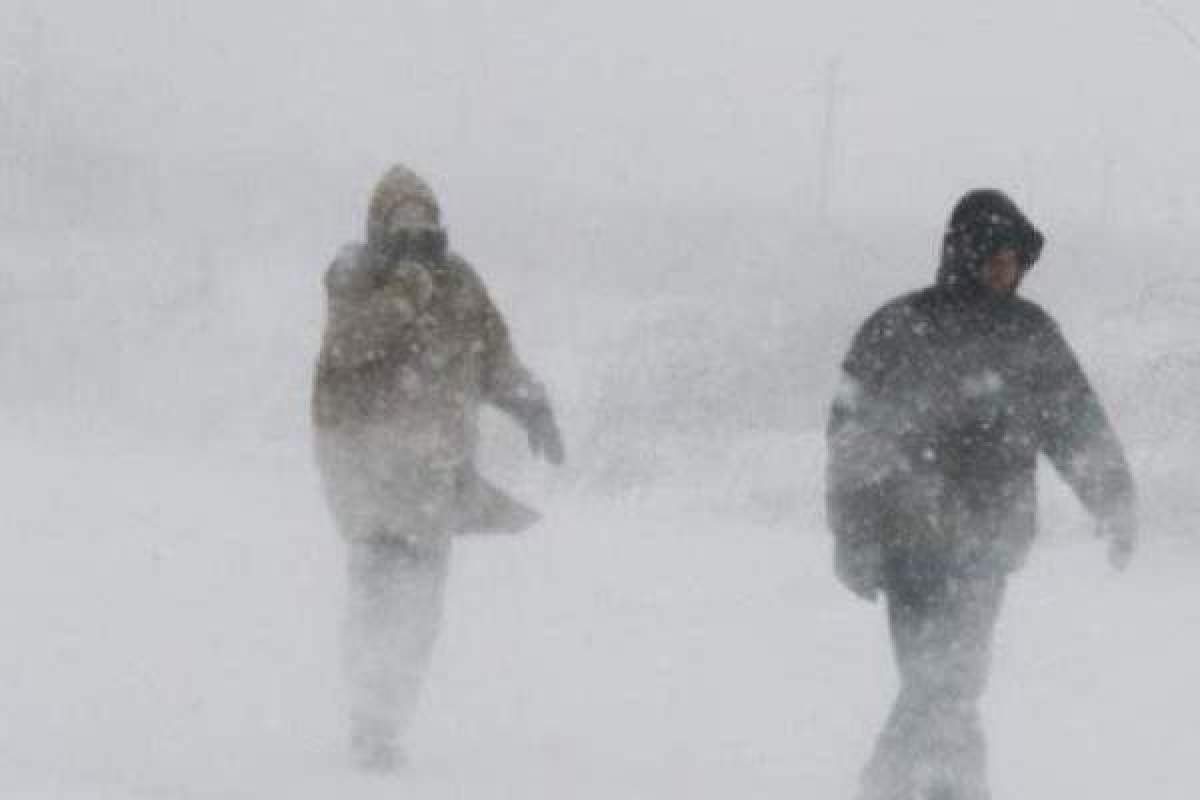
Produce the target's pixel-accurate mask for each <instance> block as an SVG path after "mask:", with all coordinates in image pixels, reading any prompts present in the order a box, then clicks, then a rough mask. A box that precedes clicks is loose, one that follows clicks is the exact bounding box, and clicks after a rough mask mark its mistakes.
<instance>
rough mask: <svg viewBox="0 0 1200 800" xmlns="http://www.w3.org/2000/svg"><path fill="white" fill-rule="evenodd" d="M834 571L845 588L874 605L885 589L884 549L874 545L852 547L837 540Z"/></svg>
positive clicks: (834, 551)
mask: <svg viewBox="0 0 1200 800" xmlns="http://www.w3.org/2000/svg"><path fill="white" fill-rule="evenodd" d="M833 571H834V572H835V573H836V574H837V579H838V580H839V581H841V583H842V585H843V586H845V587H846V588H847V589H849V590H850V591H852V592H854V593H855V594H856V595H858V596H859V597H861V598H862V599H863V600H866V601H868V602H871V603H874V602H875V599H876V598H877V597H878V596H879V590H880V589H881V588H883V549H882V548H881V547H880V546H879V545H878V544H874V543H871V544H860V545H857V546H853V547H852V546H851V545H849V544H847V543H845V542H843V541H842V540H841V539H837V540H836V543H835V544H834V550H833Z"/></svg>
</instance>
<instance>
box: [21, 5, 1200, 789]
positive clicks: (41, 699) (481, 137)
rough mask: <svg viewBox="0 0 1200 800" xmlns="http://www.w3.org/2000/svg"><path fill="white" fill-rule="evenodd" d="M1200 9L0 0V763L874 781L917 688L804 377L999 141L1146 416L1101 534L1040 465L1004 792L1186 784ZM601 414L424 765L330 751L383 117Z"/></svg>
mask: <svg viewBox="0 0 1200 800" xmlns="http://www.w3.org/2000/svg"><path fill="white" fill-rule="evenodd" d="M1198 84H1200V9H1198V8H1197V7H1196V6H1195V5H1193V4H1191V3H1188V2H1184V0H1092V2H1088V3H1081V2H1078V0H1009V2H1003V3H983V2H963V1H962V0H912V1H911V2H906V3H890V2H882V1H881V0H874V2H871V1H870V0H843V2H838V3H833V2H808V1H801V2H760V1H758V0H751V1H750V2H743V3H725V4H712V3H689V2H683V1H682V0H670V1H669V2H668V1H667V0H662V1H660V2H653V0H649V1H647V0H643V2H633V0H614V1H613V2H606V3H591V4H582V3H580V4H569V3H557V2H550V0H509V2H504V3H501V2H493V1H490V0H460V2H454V3H446V2H436V1H435V0H389V1H387V2H385V1H384V0H363V1H362V2H355V3H347V2H334V1H333V0H290V2H280V1H279V0H262V1H260V2H247V0H238V2H234V0H208V2H205V3H183V2H151V0H107V2H103V3H98V2H97V3H93V2H84V0H57V1H55V2H52V1H51V0H5V2H4V4H3V6H2V7H0V108H2V116H0V259H2V260H0V387H2V388H0V470H2V474H3V476H4V478H5V480H4V485H5V487H6V491H5V492H4V493H3V498H4V499H3V500H2V501H0V508H2V509H3V513H2V514H0V519H2V520H3V527H0V638H2V641H3V646H2V647H0V797H13V798H31V799H34V800H43V799H44V798H70V799H71V800H76V799H77V798H106V799H107V798H112V800H150V798H156V799H160V800H199V799H201V798H203V799H205V800H207V799H208V798H213V799H216V798H220V799H221V800H226V799H227V798H246V799H249V798H254V799H255V800H258V799H259V798H274V797H288V798H295V799H296V800H306V799H307V798H318V797H320V798H326V797H339V798H383V797H397V796H403V797H413V798H431V799H432V800H440V799H441V798H460V797H461V798H484V799H488V798H507V797H513V798H525V799H527V800H540V798H551V797H553V798H561V797H571V798H604V799H605V800H618V799H622V800H623V799H624V798H710V797H711V798H717V797H720V798H728V797H745V798H785V797H813V798H817V797H827V798H834V797H843V798H848V797H850V796H852V793H853V790H854V786H855V780H856V774H857V771H858V769H859V768H860V766H861V764H862V762H863V761H864V760H865V758H866V757H867V754H868V753H869V751H870V748H871V745H872V742H873V738H874V736H875V734H876V732H877V730H878V728H879V726H880V724H881V722H882V719H883V717H884V715H885V714H886V711H887V707H888V704H889V703H890V701H891V698H892V695H893V693H894V691H895V686H896V679H895V675H894V670H893V665H892V662H891V656H890V652H889V649H888V642H887V638H886V637H887V634H886V629H885V626H884V621H883V618H882V617H883V615H882V613H881V610H880V609H879V608H877V607H874V606H870V605H868V604H866V603H863V602H861V601H859V600H857V599H855V598H854V597H853V596H852V595H851V594H849V593H848V592H846V591H845V590H843V589H842V588H841V587H840V586H839V585H838V584H837V583H836V581H835V579H834V577H833V574H832V569H831V539H830V536H829V534H828V532H827V530H826V527H825V520H824V510H823V494H822V492H823V474H822V473H823V465H824V458H825V453H824V442H823V422H824V415H825V413H826V410H827V407H828V403H829V400H830V395H831V392H832V386H833V385H834V382H835V380H836V377H837V373H838V361H839V359H840V358H841V357H842V355H843V353H844V351H845V349H846V347H847V346H848V345H849V340H850V336H851V335H852V333H853V331H854V329H855V328H856V326H857V325H858V324H859V323H860V322H861V320H862V319H863V317H864V316H865V315H866V314H868V313H869V312H870V311H871V310H873V309H874V308H875V307H877V306H878V305H880V304H881V303H882V302H884V301H885V300H887V299H888V298H889V297H891V296H893V295H895V294H897V293H899V292H901V291H904V290H907V289H911V288H918V287H920V286H924V285H927V284H928V283H929V282H931V281H932V279H933V275H934V272H935V269H936V263H937V251H938V247H939V244H940V236H941V229H942V227H943V226H944V224H945V218H946V216H947V214H948V213H949V210H950V208H951V206H952V205H953V203H954V201H955V200H956V199H957V197H958V196H959V195H960V194H961V193H962V192H963V191H965V190H966V189H969V188H972V187H975V186H996V187H999V188H1002V189H1004V190H1006V191H1007V192H1009V193H1010V194H1011V195H1012V196H1013V197H1014V199H1016V200H1017V202H1018V203H1020V204H1021V205H1022V206H1023V208H1024V209H1025V210H1026V211H1027V212H1028V213H1029V215H1030V217H1031V218H1032V219H1033V220H1034V222H1035V223H1036V224H1037V225H1038V226H1039V227H1040V228H1041V229H1042V230H1044V231H1045V233H1046V235H1047V240H1048V244H1047V247H1046V250H1045V253H1044V255H1043V258H1042V260H1041V262H1040V263H1039V264H1038V266H1037V267H1036V268H1035V270H1034V271H1033V272H1032V273H1031V274H1030V276H1029V278H1028V280H1027V282H1026V284H1025V285H1024V288H1023V291H1024V292H1025V293H1026V294H1028V295H1029V296H1031V297H1033V298H1035V299H1037V300H1038V301H1039V302H1041V303H1042V304H1043V305H1044V306H1045V307H1047V308H1048V310H1050V311H1051V312H1052V313H1053V314H1054V315H1055V317H1056V318H1057V319H1058V321H1059V322H1060V323H1061V324H1062V327H1063V329H1064V331H1065V333H1066V335H1067V337H1068V339H1069V340H1070V341H1071V343H1072V345H1073V347H1074V348H1075V350H1076V352H1077V354H1078V355H1079V357H1080V359H1081V361H1082V362H1083V364H1084V366H1085V367H1086V368H1087V369H1088V371H1089V373H1090V375H1091V377H1092V379H1093V381H1094V383H1095V384H1096V386H1097V388H1098V390H1099V391H1100V393H1101V395H1102V397H1103V399H1104V401H1105V402H1106V404H1107V406H1108V409H1109V411H1110V413H1111V415H1112V417H1113V420H1114V424H1115V426H1116V427H1117V430H1118V432H1119V433H1120V435H1121V437H1122V439H1123V440H1124V442H1125V444H1126V447H1127V449H1128V452H1129V456H1130V460H1131V462H1132V464H1133V466H1134V469H1135V473H1136V477H1137V479H1138V483H1139V491H1140V496H1141V500H1142V517H1143V533H1144V541H1143V547H1142V549H1141V551H1140V553H1139V556H1138V559H1137V560H1136V561H1135V564H1134V566H1133V567H1132V568H1131V570H1130V571H1129V572H1128V573H1126V574H1124V575H1116V574H1113V573H1111V572H1110V571H1109V570H1108V569H1107V566H1106V565H1105V562H1104V553H1103V548H1102V547H1101V546H1100V544H1099V543H1097V542H1096V541H1095V540H1094V539H1093V537H1092V535H1091V530H1092V523H1091V521H1090V520H1089V518H1088V517H1087V515H1086V513H1085V512H1084V511H1083V509H1082V508H1081V507H1080V506H1079V504H1078V503H1077V502H1076V501H1075V499H1074V498H1073V497H1072V496H1071V495H1070V494H1069V493H1068V492H1067V490H1066V489H1065V488H1063V487H1062V485H1061V484H1060V483H1059V482H1058V481H1057V478H1056V477H1055V476H1053V475H1052V473H1051V471H1050V470H1049V469H1048V468H1046V466H1045V465H1043V470H1042V472H1043V475H1044V480H1043V483H1044V484H1045V485H1044V492H1043V497H1042V506H1043V508H1042V511H1043V514H1042V536H1041V539H1040V540H1039V542H1038V545H1037V547H1036V549H1035V552H1034V556H1033V558H1032V561H1031V563H1030V564H1029V566H1028V567H1027V568H1026V569H1025V570H1024V571H1023V572H1021V573H1020V574H1019V575H1018V576H1017V577H1016V578H1015V579H1014V580H1013V582H1012V586H1011V590H1010V593H1009V596H1008V600H1007V605H1006V608H1005V609H1004V612H1003V616H1002V618H1001V623H1000V628H999V632H998V638H997V642H996V658H995V664H994V669H993V674H992V682H991V686H990V688H989V691H988V694H987V695H986V697H985V701H984V708H983V710H984V717H985V722H986V727H987V729H988V733H989V741H990V755H991V767H990V768H991V773H992V783H993V789H994V792H995V797H996V800H1016V799H1017V798H1022V800H1024V799H1026V798H1031V799H1033V800H1040V799H1041V798H1047V800H1048V799H1049V798H1064V797H1080V798H1082V797H1089V798H1100V799H1101V800H1109V799H1110V798H1111V799H1113V800H1116V799H1117V798H1121V799H1122V800H1124V798H1130V797H1141V796H1153V797H1154V798H1156V800H1190V799H1191V798H1195V797H1197V796H1200V767H1198V766H1197V759H1196V754H1197V753H1198V752H1200V733H1198V732H1197V730H1198V729H1197V719H1198V718H1200V695H1198V694H1197V689H1196V680H1195V676H1196V675H1197V674H1200V588H1197V587H1198V586H1200V582H1198V581H1197V580H1196V576H1197V573H1198V572H1200V537H1198V535H1197V533H1196V530H1195V528H1196V525H1197V523H1198V522H1200V495H1198V494H1197V492H1196V475H1197V474H1198V473H1200V469H1198V468H1200V457H1198V456H1197V455H1196V448H1197V447H1198V446H1200V411H1198V410H1197V404H1196V397H1197V392H1198V391H1200V278H1198V277H1197V276H1196V273H1195V269H1196V264H1197V263H1198V262H1200V136H1197V131H1198V130H1200V93H1198V92H1197V91H1196V86H1197V85H1198ZM396 161H402V162H404V163H407V164H408V165H410V166H412V167H413V168H414V169H416V170H417V171H418V172H421V173H422V174H423V175H425V176H426V177H427V178H428V179H429V181H430V183H431V184H432V185H433V187H434V188H435V190H436V191H437V192H438V194H439V197H440V198H441V201H442V205H443V210H444V214H445V219H446V221H447V226H448V228H449V231H450V236H451V241H452V242H453V244H454V246H455V247H456V249H458V250H459V251H461V252H462V253H463V254H464V255H465V256H467V257H468V258H470V259H471V260H472V261H473V262H474V263H475V265H476V266H477V268H478V270H479V271H480V273H481V274H482V276H483V277H484V279H485V280H486V281H487V283H488V285H489V288H490V290H491V293H492V295H493V297H494V299H495V300H496V302H497V304H498V305H499V306H500V308H501V309H502V310H503V311H504V312H505V314H506V316H507V318H508V321H509V323H510V327H511V329H512V333H513V337H514V340H515V343H516V346H517V349H518V351H519V352H520V354H521V356H522V358H523V359H524V361H525V362H526V363H527V364H528V365H529V366H530V367H531V368H533V369H534V370H535V371H536V372H537V373H538V374H539V376H540V377H541V378H542V379H543V380H544V381H545V383H546V384H547V386H548V388H549V390H550V392H551V395H552V398H553V400H554V402H555V405H556V410H557V413H558V415H559V418H560V421H561V423H562V426H563V429H564V434H565V436H566V439H567V446H568V464H567V466H566V467H565V468H563V469H561V470H554V469H552V468H550V467H547V466H544V465H542V464H541V463H538V462H535V461H534V460H533V459H532V458H531V457H530V456H529V454H528V453H527V448H526V446H525V440H524V437H523V436H522V435H521V434H520V432H519V431H517V430H516V429H515V428H513V427H512V426H511V425H509V424H508V422H507V420H504V419H502V418H500V417H499V416H498V415H497V416H491V415H490V414H489V416H487V417H486V419H485V423H486V426H485V428H486V429H485V434H486V435H485V439H486V441H485V444H484V451H485V452H484V454H483V455H484V464H483V468H484V471H485V472H486V473H487V474H488V475H489V476H491V477H492V478H494V479H495V480H496V481H497V482H498V483H500V484H502V485H504V486H505V487H508V488H511V489H512V490H513V491H514V493H515V494H517V495H519V496H520V497H521V498H522V499H524V500H526V501H528V502H530V503H531V504H532V505H535V506H537V507H538V508H539V509H540V510H541V511H542V512H543V513H544V515H545V518H544V520H543V522H542V523H541V524H540V525H538V526H537V527H535V528H534V529H533V530H531V531H529V532H528V533H526V534H524V535H523V536H521V537H508V538H506V537H497V538H477V539H460V540H459V541H458V542H457V543H456V551H455V554H454V564H453V569H452V574H451V579H450V585H449V594H448V609H447V615H446V623H445V627H444V630H443V633H442V637H441V639H440V641H439V644H438V649H437V653H436V656H435V661H434V665H433V669H432V673H431V675H430V680H429V683H428V685H427V687H426V692H425V695H424V699H423V702H422V705H421V708H420V713H419V716H418V719H417V722H416V726H415V727H414V729H413V732H412V736H411V748H410V751H411V753H410V754H411V765H410V766H409V767H408V768H407V770H406V771H404V772H403V773H401V774H400V775H398V776H394V777H390V778H381V777H373V778H372V777H363V776H361V775H357V774H355V773H354V772H353V771H352V770H351V769H350V768H349V766H348V764H347V762H346V758H345V754H344V752H343V749H344V738H345V731H344V728H343V709H342V701H343V697H342V686H341V682H340V678H339V663H338V638H337V627H338V620H339V615H340V613H341V602H342V593H343V590H344V576H343V571H344V564H343V552H342V544H341V542H340V541H339V540H338V539H337V538H336V534H335V532H334V530H333V525H332V522H331V520H330V519H329V517H328V515H327V512H326V510H325V507H324V504H323V502H322V499H321V496H320V493H319V490H318V484H317V479H316V474H315V470H314V468H313V464H312V457H311V452H310V442H309V422H308V399H309V388H310V379H311V370H312V365H313V362H314V359H315V356H316V352H317V347H318V344H319V340H320V333H321V324H322V319H323V296H322V287H321V275H322V273H323V271H324V269H325V267H326V266H327V265H328V263H329V260H330V259H331V257H332V256H333V255H334V254H335V252H336V251H337V249H338V247H339V246H340V245H341V244H342V243H343V242H345V241H347V240H351V239H358V238H361V237H362V234H363V226H364V215H365V208H366V202H367V197H368V193H369V191H370V189H371V187H372V185H373V183H374V181H375V180H376V178H377V177H378V176H379V175H380V174H381V173H382V172H383V171H384V170H385V169H386V168H387V167H388V166H389V165H390V164H391V163H393V162H396Z"/></svg>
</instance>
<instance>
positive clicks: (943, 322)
mask: <svg viewBox="0 0 1200 800" xmlns="http://www.w3.org/2000/svg"><path fill="white" fill-rule="evenodd" d="M1041 247H1042V235H1041V234H1040V233H1039V232H1038V231H1037V230H1036V229H1035V228H1034V227H1033V225H1032V224H1030V222H1029V220H1027V219H1026V218H1025V216H1024V215H1023V214H1022V213H1021V212H1020V210H1019V209H1018V208H1017V207H1016V206H1015V205H1014V204H1013V203H1012V201H1011V200H1009V199H1008V198H1007V197H1006V196H1005V195H1003V194H1002V193H1000V192H997V191H994V190H978V191H974V192H971V193H969V194H968V195H966V196H965V197H964V198H963V200H962V201H961V202H960V203H959V205H958V206H957V207H956V208H955V210H954V213H953V214H952V216H951V220H950V224H949V226H948V228H947V232H946V235H945V239H944V243H943V251H942V260H941V265H940V268H939V270H938V275H937V280H936V282H935V284H934V285H933V286H930V287H929V288H926V289H923V290H920V291H917V292H913V293H910V294H907V295H904V296H901V297H899V298H897V299H895V300H893V301H891V302H889V303H887V304H886V305H885V306H883V307H882V308H881V309H879V310H878V311H876V312H875V313H874V314H872V315H871V316H870V317H869V318H868V319H867V321H866V323H865V324H864V325H863V326H862V328H861V329H860V330H859V332H858V334H857V335H856V336H855V338H854V342H853V345H852V346H851V348H850V352H849V354H848V355H847V356H846V359H845V361H844V362H843V365H842V369H843V375H842V382H841V386H840V389H839V392H838V395H837V397H836V399H835V401H834V404H833V410H832V413H831V416H830V421H829V427H828V448H829V462H828V475H827V510H828V517H829V523H830V526H831V528H832V530H833V533H834V535H835V536H836V537H837V540H838V547H839V548H841V550H842V551H843V553H842V554H841V555H842V556H849V557H851V558H852V557H854V556H855V555H856V554H859V553H864V552H866V551H870V550H872V549H874V550H875V551H877V552H878V551H882V553H883V555H884V557H885V558H887V557H889V556H895V555H897V554H899V555H903V556H907V557H913V558H916V559H918V560H927V561H929V562H931V563H936V564H941V565H943V566H945V567H946V568H949V569H956V570H965V571H979V572H989V573H996V572H999V573H1004V572H1008V571H1011V570H1012V569H1015V568H1016V567H1017V566H1019V565H1020V564H1021V563H1022V561H1023V559H1024V557H1025V555H1026V553H1027V552H1028V549H1029V546H1030V543H1031V541H1032V539H1033V537H1034V535H1035V533H1036V530H1037V518H1036V517H1037V502H1036V482H1035V471H1036V466H1037V457H1038V454H1039V453H1043V454H1045V455H1046V456H1047V457H1049V460H1050V461H1051V463H1053V464H1054V466H1055V467H1056V468H1057V470H1058V472H1059V473H1060V474H1061V475H1062V477H1063V478H1064V479H1065V480H1066V482H1067V483H1068V484H1069V485H1070V486H1071V488H1072V489H1073V490H1074V492H1075V493H1076V495H1078V497H1079V499H1080V500H1081V501H1082V502H1083V504H1084V505H1085V506H1086V507H1087V508H1088V510H1089V511H1091V512H1092V513H1093V514H1094V515H1096V516H1097V517H1098V518H1100V519H1102V520H1103V519H1105V518H1109V517H1116V516H1117V515H1122V514H1130V513H1132V511H1133V505H1134V490H1133V481H1132V478H1131V475H1130V472H1129V468H1128V466H1127V464H1126V460H1125V457H1124V454H1123V452H1122V449H1121V446H1120V444H1119V442H1118V441H1117V438H1116V436H1115V435H1114V433H1113V430H1112V428H1111V426H1110V425H1109V421H1108V419H1107V417H1106V415H1105V412H1104V410H1103V408H1102V407H1101V405H1100V402H1099V400H1098V399H1097V397H1096V394H1095V392H1094V391H1093V390H1092V387H1091V385H1090V384H1089V382H1088V379H1087V377H1086V376H1085V375H1084V372H1083V370H1082V369H1081V367H1080V365H1079V362H1078V361H1077V360H1076V358H1075V355H1074V354H1073V353H1072V351H1071V349H1070V347H1069V346H1068V345H1067V343H1066V341H1065V340H1064V339H1063V336H1062V333H1061V332H1060V330H1059V328H1058V326H1057V325H1056V324H1055V322H1054V320H1053V319H1052V318H1051V317H1050V315H1049V314H1047V313H1046V312H1045V311H1043V310H1042V309H1041V308H1040V307H1039V306H1038V305H1036V304H1035V303H1033V302H1031V301H1029V300H1026V299H1023V298H1021V297H1018V296H1016V295H1015V294H1009V295H1000V294H997V293H995V292H993V291H992V290H990V289H988V288H987V287H986V286H985V285H984V284H983V283H982V282H981V271H982V267H983V264H984V262H985V261H986V260H987V259H988V257H989V256H991V255H992V254H994V253H996V252H998V251H999V250H1001V249H1004V248H1012V249H1014V250H1015V251H1016V252H1017V253H1018V255H1019V256H1020V258H1021V262H1022V264H1023V266H1024V268H1025V269H1028V268H1030V267H1032V266H1033V264H1034V262H1036V260H1037V258H1038V256H1039V254H1040V251H1041Z"/></svg>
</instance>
